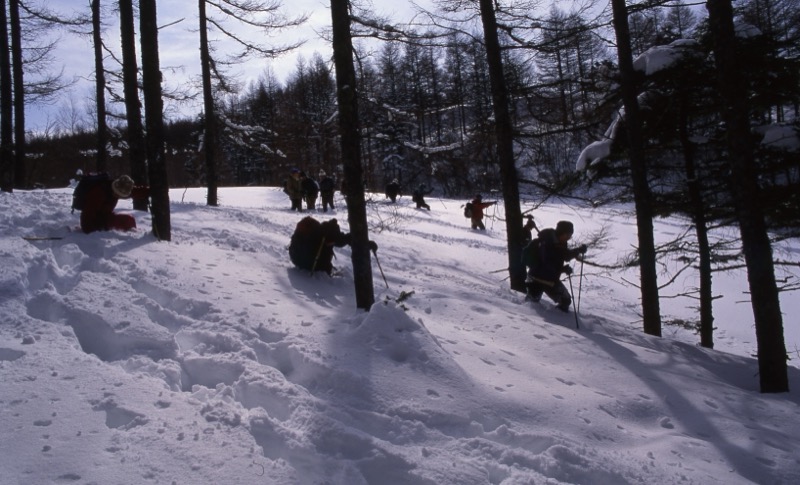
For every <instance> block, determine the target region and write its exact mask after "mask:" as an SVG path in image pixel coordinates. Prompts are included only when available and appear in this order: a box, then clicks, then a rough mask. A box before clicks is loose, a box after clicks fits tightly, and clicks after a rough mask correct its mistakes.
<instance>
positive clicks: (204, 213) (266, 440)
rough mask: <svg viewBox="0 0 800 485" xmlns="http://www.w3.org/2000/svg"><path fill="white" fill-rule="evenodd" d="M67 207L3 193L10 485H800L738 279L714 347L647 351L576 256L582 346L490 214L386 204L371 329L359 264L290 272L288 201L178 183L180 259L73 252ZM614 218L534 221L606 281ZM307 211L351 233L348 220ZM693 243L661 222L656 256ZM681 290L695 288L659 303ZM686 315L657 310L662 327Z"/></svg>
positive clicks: (110, 249) (786, 406) (148, 243)
mask: <svg viewBox="0 0 800 485" xmlns="http://www.w3.org/2000/svg"><path fill="white" fill-rule="evenodd" d="M69 194H70V191H69V190H53V191H33V192H26V191H16V192H14V193H13V194H7V193H2V194H0V208H1V209H2V210H0V305H1V307H0V312H2V315H3V317H2V322H1V323H0V376H2V378H1V379H0V437H2V439H0V477H1V478H0V482H2V483H3V484H4V485H5V484H20V485H29V484H46V483H81V484H84V483H85V484H103V485H108V484H144V483H161V484H192V485H194V484H248V485H250V484H281V485H284V484H347V485H357V484H431V485H442V484H452V485H465V484H553V485H554V484H562V483H563V484H566V483H577V484H604V485H606V484H634V483H636V484H672V483H674V484H714V483H719V484H726V485H727V484H744V483H757V484H787V485H788V484H793V483H800V453H798V450H800V398H798V394H797V391H798V390H800V371H798V369H797V368H796V367H791V368H790V386H791V388H792V389H793V392H791V393H788V394H778V395H765V394H760V393H759V392H758V375H757V372H758V368H757V365H756V362H755V360H754V359H753V358H752V357H751V354H752V353H753V352H754V350H755V335H754V330H753V327H752V316H751V313H752V312H751V310H750V307H749V303H747V302H746V299H747V295H746V293H745V290H746V278H745V276H744V274H743V273H732V274H726V275H716V276H715V278H714V284H715V292H716V293H717V294H722V295H723V296H724V297H723V298H721V299H718V300H717V301H716V302H715V316H716V321H715V324H716V326H717V327H718V329H717V331H716V333H715V338H716V339H715V341H716V350H713V351H712V350H707V349H703V348H700V347H698V346H697V344H696V342H697V340H698V337H697V336H696V335H693V334H692V333H690V332H688V331H686V330H683V329H681V328H679V327H675V326H669V327H665V328H664V337H663V338H654V337H650V336H647V335H644V334H643V333H642V331H641V323H640V322H639V317H638V316H637V311H638V308H639V306H638V303H637V302H638V297H639V295H638V290H637V289H636V288H635V286H634V284H633V283H635V282H636V281H637V279H638V278H637V276H636V273H635V272H633V271H630V272H626V273H621V272H615V273H610V272H606V271H601V270H599V269H597V267H596V266H591V265H589V264H587V265H586V266H585V267H584V275H583V278H582V280H581V279H580V278H579V276H578V272H577V271H576V274H575V275H573V277H572V284H573V288H574V292H575V294H576V297H577V296H578V293H580V296H581V298H580V300H581V301H580V307H579V314H580V319H579V322H580V329H576V328H575V327H576V320H575V316H574V314H568V315H565V314H563V313H561V312H559V311H557V310H555V309H554V308H553V307H552V305H551V304H550V303H549V302H547V303H544V304H532V303H525V302H524V301H523V299H522V295H520V294H518V293H514V292H512V291H510V290H509V289H508V282H507V280H505V279H504V278H505V277H506V273H505V272H502V271H499V272H498V271H497V270H499V269H502V268H505V267H506V265H507V258H506V253H505V229H504V223H503V222H501V220H500V218H501V217H502V209H501V208H498V209H497V210H496V211H494V212H493V210H492V209H490V210H489V215H490V216H495V217H496V218H495V219H491V218H490V219H487V221H486V225H487V229H488V230H487V232H485V233H479V232H473V231H471V230H469V229H468V222H467V221H466V220H465V219H464V218H463V217H462V216H461V207H460V206H461V204H463V201H453V200H439V199H436V198H430V199H429V201H428V202H429V203H430V205H431V207H432V210H431V211H430V212H428V211H418V210H415V209H413V207H412V205H411V203H410V201H409V200H408V198H403V199H401V200H400V202H399V203H398V204H397V205H392V204H389V203H387V201H386V200H385V199H383V198H382V197H381V196H376V197H375V200H374V202H372V203H370V205H369V218H370V223H371V238H372V239H374V240H375V241H377V243H378V244H379V246H380V249H379V251H378V257H379V261H380V268H381V269H382V270H383V274H385V278H386V283H387V284H388V288H387V284H384V279H383V277H382V275H381V272H380V269H379V268H378V266H377V265H373V266H374V269H375V271H374V284H375V290H376V300H377V303H376V304H375V305H374V306H373V308H372V309H371V311H369V312H365V311H362V310H358V309H356V308H355V298H354V295H353V292H354V289H353V281H352V271H351V265H350V260H349V255H350V251H349V248H343V249H340V250H337V254H338V258H337V260H336V261H335V263H334V264H335V265H337V266H338V267H339V268H340V269H341V273H340V274H339V275H338V276H335V277H333V278H331V277H328V276H327V275H324V274H314V275H310V274H309V273H308V272H305V271H300V270H297V269H295V268H293V267H292V266H291V264H290V263H289V261H288V254H287V249H286V248H287V245H288V241H289V237H290V235H291V233H292V231H293V228H294V225H295V224H296V223H297V221H298V220H299V219H300V218H301V215H300V214H297V213H292V212H290V211H289V210H288V206H289V204H288V201H287V200H286V198H285V196H284V195H283V194H282V193H281V192H280V190H279V189H276V188H264V187H252V188H241V189H221V190H220V202H221V204H222V206H221V207H216V208H212V207H207V206H205V205H203V200H204V194H205V192H204V190H202V189H189V190H187V191H183V190H174V191H172V192H171V198H172V229H173V232H172V242H157V241H156V240H155V239H154V238H153V237H152V236H151V235H149V231H148V230H147V229H148V228H149V226H150V216H149V215H148V214H145V213H136V216H137V219H138V221H139V226H140V229H139V230H138V231H136V232H133V233H118V232H107V233H95V234H91V235H84V234H82V233H80V232H79V231H76V230H75V227H76V226H77V224H78V215H77V214H71V213H70V211H69V205H70V204H69V198H70V195H69ZM339 203H340V204H341V201H340V200H339ZM120 209H121V210H130V205H129V204H125V203H122V204H121V205H120ZM622 209H623V208H617V209H610V208H605V209H602V210H597V209H596V210H590V209H576V208H570V207H567V206H555V205H551V206H547V207H545V208H542V209H538V210H537V211H536V212H535V213H534V215H535V217H536V221H537V223H538V225H539V227H547V226H553V225H555V223H556V222H557V221H558V220H560V219H569V220H572V221H573V222H574V223H575V226H576V234H575V241H574V242H575V243H576V244H577V243H580V242H582V241H585V240H588V239H589V238H590V236H591V235H593V234H596V233H597V231H599V230H600V229H601V228H605V229H606V230H607V231H608V235H609V240H608V243H607V245H606V246H605V247H593V248H591V249H590V252H589V254H588V256H589V260H590V261H592V262H601V263H602V262H605V263H608V262H612V261H616V259H617V258H618V257H619V256H620V255H621V254H622V253H624V252H627V251H629V250H630V248H631V245H632V244H633V243H634V242H635V235H636V228H635V223H634V220H633V218H632V217H631V216H630V215H629V214H628V213H626V212H625V211H624V210H622ZM318 217H319V218H329V217H337V218H338V219H339V221H340V223H341V224H342V226H343V227H345V228H346V227H347V214H346V211H345V210H344V209H343V208H341V206H340V207H337V209H336V210H335V211H334V213H328V214H321V213H320V214H318ZM684 230H685V227H684V225H683V224H682V223H681V221H679V220H676V219H668V220H661V221H658V222H657V231H658V238H659V240H666V239H668V238H670V237H672V236H673V235H675V234H679V233H681V232H683V231H684ZM29 235H35V236H58V237H61V238H62V239H57V240H40V241H27V240H24V239H23V238H22V237H20V236H29ZM795 244H796V243H795ZM777 250H779V251H781V255H782V257H793V258H797V257H798V254H797V246H796V245H795V246H785V247H781V248H777ZM578 268H579V267H576V269H578ZM676 268H677V266H676V267H675V268H669V267H667V268H665V269H666V270H668V271H672V270H674V269H676ZM667 277H668V274H667V273H665V275H664V278H665V280H666V278H667ZM693 286H696V275H694V274H691V272H684V273H682V274H681V275H680V277H679V279H678V280H677V281H676V283H675V284H674V285H673V286H671V287H670V288H668V289H665V290H664V294H665V295H674V294H677V293H680V292H682V291H683V290H684V289H685V288H690V287H693ZM579 288H580V290H579ZM792 296H793V295H791V294H786V295H784V297H783V300H782V303H783V310H784V312H785V314H786V320H785V326H786V334H787V335H786V339H787V347H788V348H789V350H790V352H791V353H792V355H793V357H794V360H792V361H791V364H792V365H793V366H797V364H798V360H800V356H798V350H797V349H798V347H799V346H800V338H798V335H800V330H798V325H797V314H798V313H797V311H796V310H797V304H796V303H793V300H796V295H795V297H794V298H792ZM691 305H692V303H691V302H688V301H686V300H685V299H679V298H675V299H671V298H665V299H664V300H663V301H662V311H663V314H664V317H665V320H667V319H676V318H684V319H696V317H695V315H694V310H692V309H691V308H689V307H690V306H691Z"/></svg>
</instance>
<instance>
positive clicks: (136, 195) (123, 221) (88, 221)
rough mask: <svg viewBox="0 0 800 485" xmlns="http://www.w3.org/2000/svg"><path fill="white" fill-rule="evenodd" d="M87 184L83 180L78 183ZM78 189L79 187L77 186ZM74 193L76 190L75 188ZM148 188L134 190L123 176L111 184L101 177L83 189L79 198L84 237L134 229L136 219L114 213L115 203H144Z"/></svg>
mask: <svg viewBox="0 0 800 485" xmlns="http://www.w3.org/2000/svg"><path fill="white" fill-rule="evenodd" d="M87 180H88V176H85V177H83V179H82V182H84V183H85V181H87ZM78 185H79V186H80V183H79V184H78ZM75 190H76V192H77V191H78V187H76V188H75ZM149 195H150V189H149V187H144V186H138V187H134V185H133V179H132V178H130V177H129V176H127V175H123V176H121V177H119V178H117V179H115V180H113V181H112V180H111V179H110V178H108V177H105V178H104V179H102V180H99V181H97V182H95V183H93V184H92V185H91V186H89V187H86V189H85V193H83V194H82V195H81V198H82V199H83V200H82V201H81V202H80V211H81V230H82V231H83V232H85V233H86V234H89V233H91V232H95V231H110V230H113V229H116V230H119V231H130V230H132V229H135V228H136V219H135V218H134V217H133V216H132V215H130V214H118V213H115V212H114V208H116V207H117V202H118V201H119V199H128V198H132V199H146V198H147V197H148V196H149Z"/></svg>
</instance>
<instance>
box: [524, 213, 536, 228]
mask: <svg viewBox="0 0 800 485" xmlns="http://www.w3.org/2000/svg"><path fill="white" fill-rule="evenodd" d="M524 227H525V229H533V228H534V227H536V223H534V222H533V217H531V216H528V222H526V223H525V226H524Z"/></svg>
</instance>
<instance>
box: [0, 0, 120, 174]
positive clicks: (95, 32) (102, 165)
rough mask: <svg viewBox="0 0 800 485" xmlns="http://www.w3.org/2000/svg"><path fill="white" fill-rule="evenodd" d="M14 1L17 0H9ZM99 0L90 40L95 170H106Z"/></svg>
mask: <svg viewBox="0 0 800 485" xmlns="http://www.w3.org/2000/svg"><path fill="white" fill-rule="evenodd" d="M11 1H12V2H15V1H17V0H11ZM100 33H101V31H100V0H92V40H93V43H94V76H95V97H96V98H97V99H96V101H97V171H98V172H105V171H106V170H108V154H107V151H106V144H107V143H108V130H107V129H106V73H105V70H104V68H103V38H102V36H101V35H100Z"/></svg>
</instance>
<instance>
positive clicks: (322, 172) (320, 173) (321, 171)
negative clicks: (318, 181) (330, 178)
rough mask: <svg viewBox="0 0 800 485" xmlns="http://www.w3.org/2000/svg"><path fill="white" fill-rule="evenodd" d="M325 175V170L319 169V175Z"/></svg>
mask: <svg viewBox="0 0 800 485" xmlns="http://www.w3.org/2000/svg"><path fill="white" fill-rule="evenodd" d="M324 176H325V170H320V171H319V177H320V178H322V177H324Z"/></svg>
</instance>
